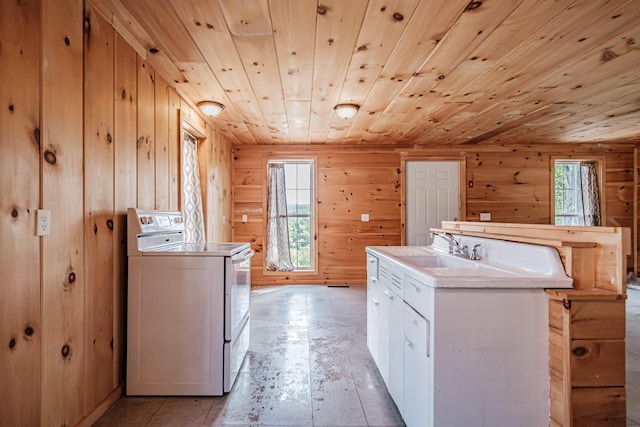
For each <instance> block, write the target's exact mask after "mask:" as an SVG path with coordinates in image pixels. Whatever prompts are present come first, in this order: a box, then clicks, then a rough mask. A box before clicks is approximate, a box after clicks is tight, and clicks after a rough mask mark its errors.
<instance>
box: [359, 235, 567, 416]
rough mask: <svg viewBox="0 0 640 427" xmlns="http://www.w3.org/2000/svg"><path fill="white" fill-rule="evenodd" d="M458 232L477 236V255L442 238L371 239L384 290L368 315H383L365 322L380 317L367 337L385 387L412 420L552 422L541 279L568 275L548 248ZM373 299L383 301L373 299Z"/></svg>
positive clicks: (544, 282) (554, 281)
mask: <svg viewBox="0 0 640 427" xmlns="http://www.w3.org/2000/svg"><path fill="white" fill-rule="evenodd" d="M441 240H442V241H441ZM459 240H460V241H456V243H458V244H459V245H460V247H462V246H467V247H473V246H474V245H477V244H480V245H481V246H480V247H479V249H478V257H479V258H481V259H480V260H468V259H463V258H461V257H456V256H453V255H450V254H448V242H444V241H443V239H438V238H436V239H435V241H434V246H429V247H406V246H405V247H386V246H385V247H368V248H367V259H368V263H371V264H376V265H377V266H378V276H377V277H376V285H377V286H378V287H377V291H378V294H377V295H378V296H377V299H375V300H374V299H372V298H368V299H367V303H368V309H367V315H368V316H369V315H371V316H377V318H376V319H367V324H370V323H371V324H372V325H373V324H377V325H378V327H377V328H370V329H369V328H368V330H367V333H368V334H376V335H377V336H376V337H369V336H368V337H367V342H368V343H370V349H371V351H372V354H374V352H375V353H376V355H374V360H375V361H376V364H378V367H379V368H380V373H381V376H382V377H383V379H384V381H385V384H386V385H387V388H388V390H389V393H390V394H391V397H392V398H393V400H394V401H395V403H396V405H397V406H398V409H399V410H400V413H401V415H402V417H403V419H404V421H405V423H406V425H407V426H408V427H423V426H428V427H450V426H452V427H453V426H465V427H466V426H487V427H500V426H505V427H507V426H508V427H514V426H523V427H525V426H526V427H529V426H544V425H548V423H549V356H548V355H549V351H548V339H549V338H548V302H547V297H546V294H545V293H544V288H547V287H552V288H568V287H571V285H572V279H571V278H569V277H567V276H566V275H565V274H564V270H563V269H562V264H561V262H560V259H559V257H558V254H557V252H554V250H553V249H551V248H547V247H539V246H535V245H526V244H519V243H518V244H516V243H510V242H503V241H497V240H492V239H484V238H468V237H466V238H459ZM445 243H446V244H445ZM519 251H520V253H519V254H518V252H519ZM496 257H499V259H497V258H496ZM374 259H375V261H374ZM520 264H524V265H520ZM552 264H553V265H552ZM368 265H369V264H368ZM383 270H385V272H384V273H382V271H383ZM381 274H384V276H385V277H384V278H383V277H382V275H381ZM372 278H373V277H372V276H371V275H369V281H371V279H372ZM398 279H399V283H398ZM368 289H369V290H370V289H372V287H371V283H369V286H368ZM385 292H386V293H385ZM390 296H391V297H393V298H390ZM394 298H395V300H396V302H397V304H395V305H394ZM385 300H386V301H385ZM375 301H378V302H379V306H384V304H386V308H384V309H382V308H381V309H379V310H377V311H376V310H374V309H372V308H371V307H369V306H372V305H375ZM371 343H377V346H376V347H372V346H371Z"/></svg>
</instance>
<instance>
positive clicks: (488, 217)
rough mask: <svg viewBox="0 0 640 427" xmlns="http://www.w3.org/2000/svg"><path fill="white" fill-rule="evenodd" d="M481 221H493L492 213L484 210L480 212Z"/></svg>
mask: <svg viewBox="0 0 640 427" xmlns="http://www.w3.org/2000/svg"><path fill="white" fill-rule="evenodd" d="M480 221H491V214H490V213H489V212H482V213H481V214H480Z"/></svg>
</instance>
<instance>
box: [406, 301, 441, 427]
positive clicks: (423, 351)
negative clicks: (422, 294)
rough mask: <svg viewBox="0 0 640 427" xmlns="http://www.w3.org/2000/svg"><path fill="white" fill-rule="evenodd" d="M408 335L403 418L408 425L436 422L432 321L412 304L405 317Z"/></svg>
mask: <svg viewBox="0 0 640 427" xmlns="http://www.w3.org/2000/svg"><path fill="white" fill-rule="evenodd" d="M402 334H403V338H404V395H403V401H404V402H403V403H404V404H403V407H402V410H401V414H402V418H403V419H404V422H405V424H406V425H407V427H425V426H432V425H433V419H432V416H433V414H430V413H429V408H430V406H431V405H430V404H429V403H430V390H431V378H430V377H429V354H428V351H429V347H428V342H429V336H428V334H429V322H428V321H427V320H426V319H425V318H424V317H422V316H420V315H419V314H418V313H416V312H415V311H414V310H413V309H412V308H411V307H409V306H408V305H406V304H405V305H404V310H403V318H402Z"/></svg>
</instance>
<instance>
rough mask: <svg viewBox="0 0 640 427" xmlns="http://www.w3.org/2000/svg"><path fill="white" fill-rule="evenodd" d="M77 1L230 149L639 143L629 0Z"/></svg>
mask: <svg viewBox="0 0 640 427" xmlns="http://www.w3.org/2000/svg"><path fill="white" fill-rule="evenodd" d="M89 2H90V3H91V4H93V5H94V6H95V7H96V8H97V9H98V10H99V11H101V13H103V14H104V15H105V16H106V17H107V18H108V19H109V20H110V21H111V22H112V23H113V25H114V27H115V28H116V29H117V30H118V31H119V32H120V33H121V34H123V36H125V38H127V40H129V42H130V43H132V44H133V45H134V47H136V49H137V50H138V52H139V53H140V54H141V55H142V56H143V57H145V58H146V59H147V60H148V61H149V62H150V63H151V64H152V65H153V66H154V67H155V69H156V71H157V73H159V74H160V75H161V76H162V77H163V78H164V79H166V80H167V81H168V82H170V84H171V85H172V86H174V87H175V88H176V89H177V90H178V92H179V93H180V94H181V95H183V96H184V97H185V98H187V99H188V100H190V101H191V102H193V103H194V104H195V103H198V102H199V101H202V100H215V101H219V102H222V103H223V104H225V105H226V109H225V111H224V112H223V113H222V114H221V115H220V116H219V117H217V118H215V119H211V123H213V124H214V126H216V127H217V128H218V129H219V130H220V131H221V132H222V133H223V134H224V135H225V136H226V137H227V138H229V139H230V140H231V141H232V142H234V143H237V144H256V143H258V144H281V143H301V144H310V143H311V144H316V143H319V144H370V145H398V146H432V145H439V146H441V145H459V144H463V145H472V144H480V143H509V144H530V143H563V142H578V143H585V142H589V143H594V142H639V141H640V51H639V48H640V2H639V1H638V0H612V1H605V0H482V1H471V2H469V0H89ZM636 39H637V41H636ZM338 103H356V104H359V105H361V108H360V111H359V113H358V114H357V115H356V116H355V117H354V118H352V119H348V120H345V119H341V118H339V117H337V116H336V115H335V114H334V112H333V107H334V105H336V104H338Z"/></svg>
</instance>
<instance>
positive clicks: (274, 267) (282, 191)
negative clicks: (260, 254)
mask: <svg viewBox="0 0 640 427" xmlns="http://www.w3.org/2000/svg"><path fill="white" fill-rule="evenodd" d="M267 221H268V222H267V250H266V267H267V270H269V271H292V270H293V263H292V262H291V253H290V252H289V227H288V223H287V192H286V185H285V179H284V163H269V164H268V165H267Z"/></svg>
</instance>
